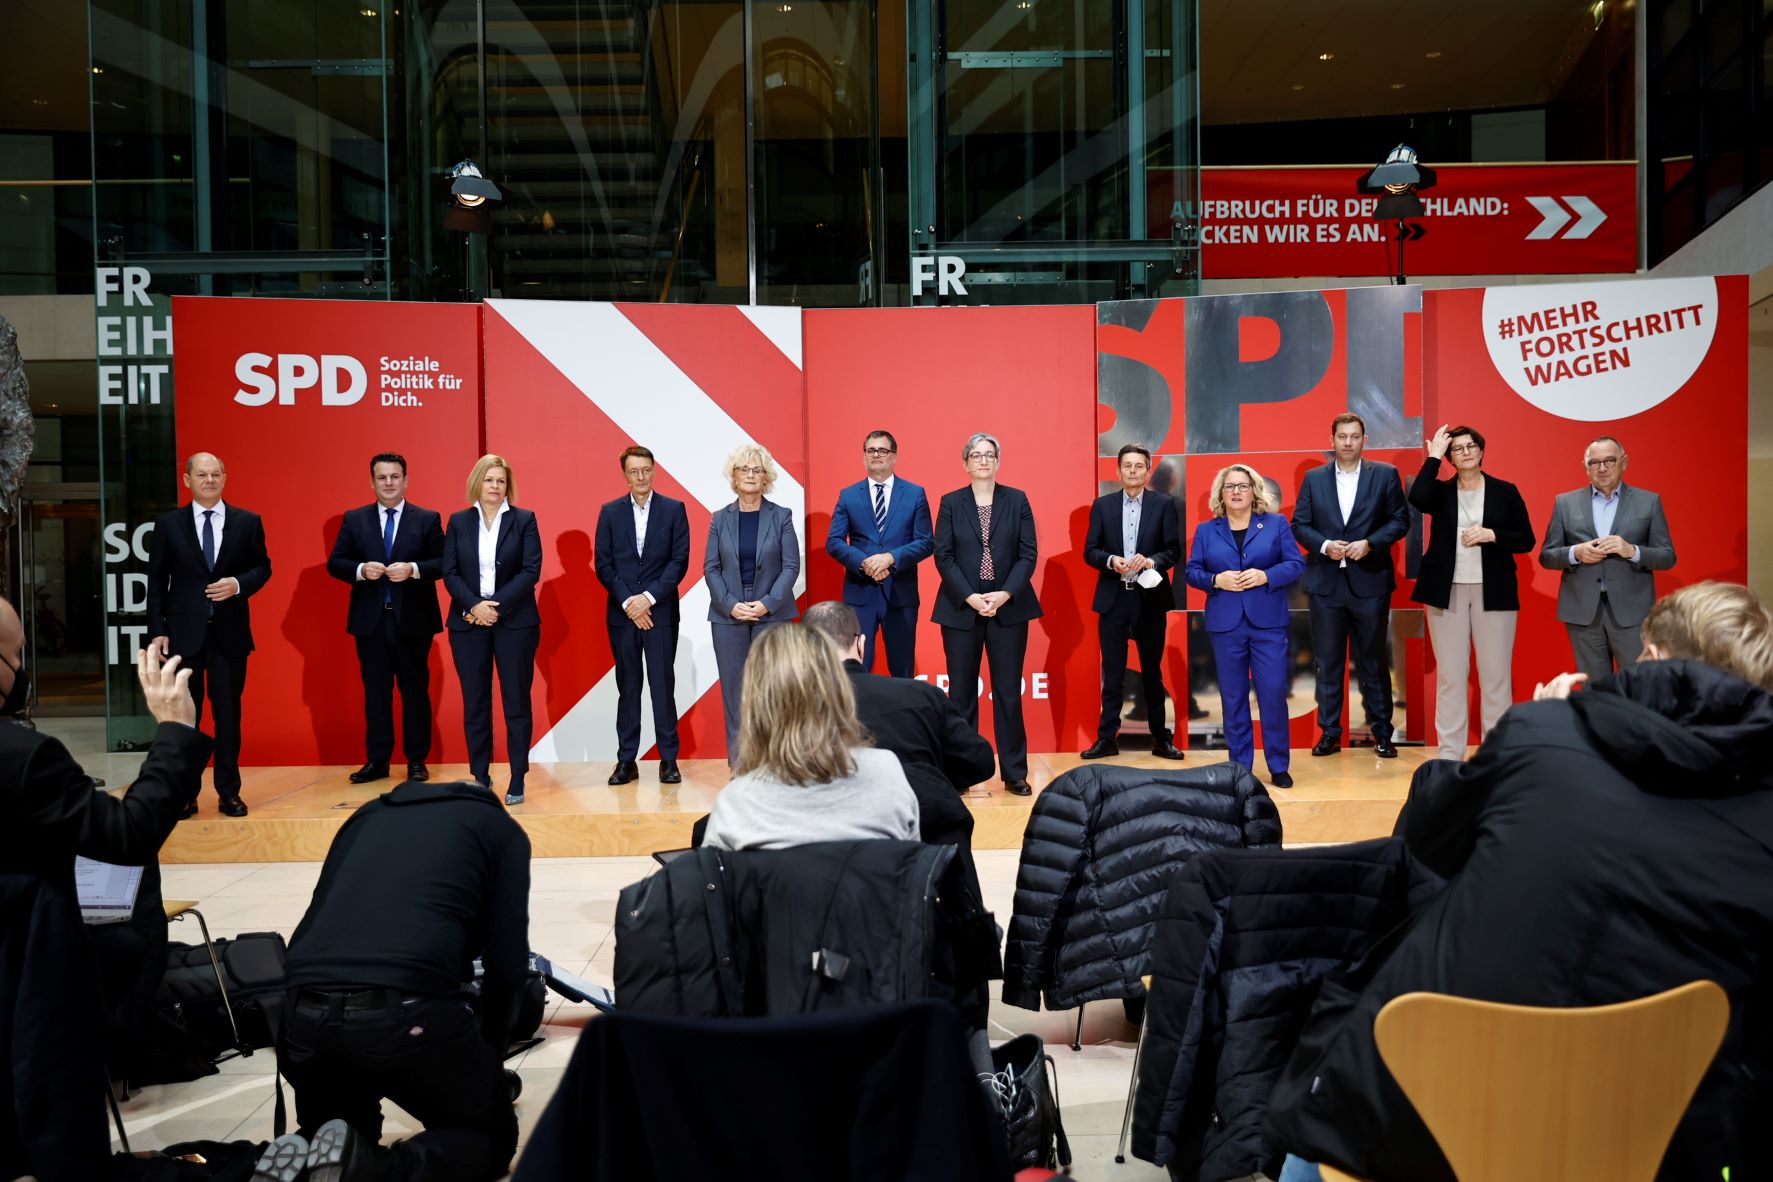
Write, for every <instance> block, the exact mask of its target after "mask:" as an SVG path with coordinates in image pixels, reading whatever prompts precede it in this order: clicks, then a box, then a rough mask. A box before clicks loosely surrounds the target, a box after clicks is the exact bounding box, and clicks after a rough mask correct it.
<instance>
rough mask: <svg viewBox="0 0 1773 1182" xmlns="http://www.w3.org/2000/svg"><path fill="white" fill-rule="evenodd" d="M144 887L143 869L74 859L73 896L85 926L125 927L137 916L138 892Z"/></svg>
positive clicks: (79, 858) (87, 859) (89, 859)
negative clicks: (77, 900)
mask: <svg viewBox="0 0 1773 1182" xmlns="http://www.w3.org/2000/svg"><path fill="white" fill-rule="evenodd" d="M141 887H142V868H141V867H140V866H113V865H112V864H111V863H109V862H95V861H94V860H93V859H91V858H82V857H78V856H76V857H75V859H74V893H75V895H76V896H77V897H78V898H79V900H80V918H81V920H82V921H83V922H85V923H90V924H106V923H122V922H124V921H125V920H127V919H129V917H130V916H132V915H134V914H135V896H136V892H137V891H139V890H141Z"/></svg>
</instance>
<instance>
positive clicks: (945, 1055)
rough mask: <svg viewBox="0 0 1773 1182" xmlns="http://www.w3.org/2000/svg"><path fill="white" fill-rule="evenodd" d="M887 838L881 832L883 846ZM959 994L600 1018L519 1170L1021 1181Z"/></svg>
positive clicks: (813, 1181)
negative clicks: (982, 1083)
mask: <svg viewBox="0 0 1773 1182" xmlns="http://www.w3.org/2000/svg"><path fill="white" fill-rule="evenodd" d="M881 844H884V843H881ZM1006 1148H1007V1147H1006V1146H1005V1144H1004V1136H1003V1131H1002V1128H1001V1127H1000V1126H999V1124H998V1123H997V1120H996V1118H995V1117H994V1116H993V1114H992V1113H991V1112H990V1110H989V1108H988V1107H987V1105H986V1103H985V1097H984V1093H983V1092H981V1091H980V1089H979V1086H978V1084H977V1083H975V1082H974V1076H973V1068H972V1064H971V1063H970V1061H969V1060H968V1058H967V1053H966V1042H965V1038H964V1035H963V1032H962V1030H961V1026H960V1023H959V1022H958V1021H957V1020H956V1019H955V1017H954V1015H953V1014H952V1013H951V1012H950V1011H949V1010H948V1008H947V1007H946V1006H942V1005H938V1004H935V1003H933V1002H927V1001H925V1002H905V1003H903V1004H900V1005H891V1006H877V1007H872V1008H869V1009H866V1010H851V1011H846V1012H844V1013H833V1014H811V1015H806V1016H801V1017H793V1018H773V1019H766V1018H755V1019H747V1020H743V1021H732V1020H720V1021H706V1020H704V1021H695V1020H690V1019H683V1018H661V1017H657V1016H653V1015H648V1014H635V1013H631V1012H629V1011H628V1010H625V1009H618V1010H615V1011H613V1012H611V1013H608V1014H604V1015H603V1016H601V1017H599V1018H598V1019H597V1020H596V1021H595V1022H591V1023H588V1024H587V1025H586V1026H585V1031H584V1033H583V1034H581V1035H580V1036H579V1043H578V1046H577V1047H576V1048H574V1050H573V1057H572V1061H571V1062H570V1063H569V1064H567V1068H566V1072H565V1074H563V1075H562V1077H561V1080H560V1086H559V1087H558V1088H557V1089H556V1091H555V1093H554V1098H553V1099H552V1100H550V1101H549V1102H548V1108H547V1110H546V1111H545V1112H543V1113H542V1118H541V1121H540V1122H539V1123H538V1124H537V1125H536V1130H535V1132H534V1133H533V1134H532V1135H531V1136H530V1139H529V1144H528V1146H527V1147H526V1148H525V1149H524V1151H523V1160H522V1161H520V1162H519V1163H518V1166H517V1174H516V1180H515V1182H680V1180H681V1182H690V1180H692V1179H694V1180H702V1179H707V1180H713V1179H720V1180H721V1182H749V1180H751V1179H756V1180H757V1182H832V1180H834V1179H843V1180H844V1182H903V1180H906V1179H916V1180H918V1182H935V1180H937V1179H941V1180H943V1182H1008V1180H1009V1177H1010V1166H1009V1162H1008V1160H1007V1157H1006Z"/></svg>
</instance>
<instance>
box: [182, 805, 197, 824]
mask: <svg viewBox="0 0 1773 1182" xmlns="http://www.w3.org/2000/svg"><path fill="white" fill-rule="evenodd" d="M196 815H197V802H196V801H194V800H193V801H192V802H191V803H190V804H188V805H186V806H185V811H184V812H182V813H180V814H179V820H181V821H189V820H190V819H191V818H192V817H195V816H196Z"/></svg>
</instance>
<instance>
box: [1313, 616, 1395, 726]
mask: <svg viewBox="0 0 1773 1182" xmlns="http://www.w3.org/2000/svg"><path fill="white" fill-rule="evenodd" d="M1390 622H1391V598H1390V596H1388V595H1355V594H1353V593H1352V592H1350V591H1349V590H1348V588H1347V587H1346V586H1343V587H1339V588H1337V589H1336V591H1335V592H1334V593H1332V594H1330V595H1313V596H1312V597H1311V647H1312V650H1313V655H1314V657H1315V660H1316V666H1317V724H1318V726H1319V727H1321V728H1323V732H1324V734H1325V735H1328V736H1338V737H1339V736H1340V735H1341V734H1342V698H1343V686H1344V683H1345V682H1346V681H1347V678H1348V658H1349V656H1350V655H1351V654H1352V656H1353V657H1354V673H1355V678H1356V679H1357V680H1358V681H1359V682H1360V687H1361V706H1362V707H1363V708H1364V709H1365V710H1366V712H1367V728H1368V729H1369V730H1371V731H1372V732H1373V737H1374V738H1376V739H1389V738H1391V734H1392V730H1391V655H1390V649H1389V647H1388V646H1387V644H1386V629H1387V626H1388V625H1389V624H1390Z"/></svg>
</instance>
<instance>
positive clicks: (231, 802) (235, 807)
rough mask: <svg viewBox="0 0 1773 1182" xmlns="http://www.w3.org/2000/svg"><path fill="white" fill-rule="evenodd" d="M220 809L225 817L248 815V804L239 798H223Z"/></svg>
mask: <svg viewBox="0 0 1773 1182" xmlns="http://www.w3.org/2000/svg"><path fill="white" fill-rule="evenodd" d="M220 807H221V810H222V816H224V817H244V816H245V815H246V802H245V801H244V800H241V799H240V798H239V797H238V796H224V797H222V803H221V806H220Z"/></svg>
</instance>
